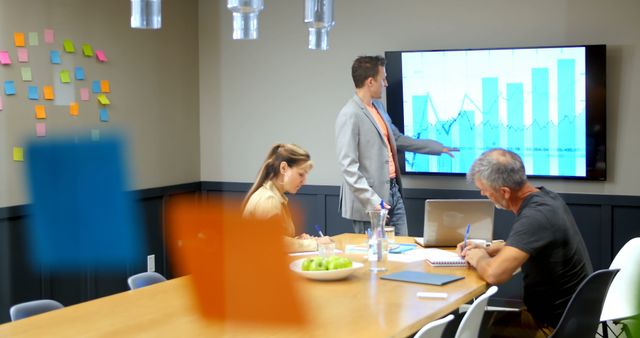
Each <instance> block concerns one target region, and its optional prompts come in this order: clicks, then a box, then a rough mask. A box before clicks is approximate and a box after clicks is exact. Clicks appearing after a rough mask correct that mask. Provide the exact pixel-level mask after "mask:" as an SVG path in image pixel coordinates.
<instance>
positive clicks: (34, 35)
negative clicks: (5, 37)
mask: <svg viewBox="0 0 640 338" xmlns="http://www.w3.org/2000/svg"><path fill="white" fill-rule="evenodd" d="M39 44H40V40H39V39H38V32H29V46H37V45H39Z"/></svg>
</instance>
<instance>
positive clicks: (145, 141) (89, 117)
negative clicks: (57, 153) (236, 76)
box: [0, 0, 200, 207]
mask: <svg viewBox="0 0 640 338" xmlns="http://www.w3.org/2000/svg"><path fill="white" fill-rule="evenodd" d="M197 13H198V4H197V1H196V0H164V1H163V27H162V29H161V30H159V31H145V30H133V29H131V28H129V19H130V15H131V13H130V2H129V1H128V0H117V1H115V0H108V1H102V0H0V50H9V51H10V53H11V56H12V59H13V62H14V63H13V64H12V65H11V66H2V67H0V79H1V80H2V81H0V82H1V83H2V85H4V80H11V79H13V80H15V83H16V87H17V90H18V94H17V95H16V96H14V97H7V96H5V95H4V88H2V90H3V92H2V94H1V95H2V99H3V101H4V110H2V111H0V207H3V206H11V205H19V204H24V203H28V196H27V194H26V192H25V189H24V186H25V182H24V180H23V170H24V168H25V163H24V162H14V161H13V160H12V149H13V146H16V145H17V146H20V145H23V144H24V141H25V139H26V138H27V137H33V136H35V123H36V121H35V119H34V102H32V101H29V100H27V99H26V93H27V92H26V88H27V87H26V86H27V84H29V83H26V82H23V81H22V80H21V77H20V67H21V66H24V65H29V66H31V67H32V71H33V77H34V81H33V82H32V83H31V84H34V85H38V86H40V88H41V86H42V85H43V84H46V83H47V82H48V83H52V81H57V75H58V74H57V72H56V71H54V70H53V67H52V66H51V64H50V62H49V58H48V54H49V50H50V49H57V50H62V40H63V39H64V38H70V39H72V40H73V41H74V42H75V45H76V49H79V48H80V47H81V44H82V43H91V44H92V45H93V46H94V48H101V49H104V50H105V52H106V55H107V57H108V59H109V62H108V63H107V64H105V65H101V64H98V63H97V62H96V61H95V59H89V58H84V57H82V56H81V55H79V53H80V51H76V54H75V55H74V56H73V57H71V56H67V55H64V54H65V53H64V52H62V54H63V55H62V57H63V66H64V67H70V68H68V69H73V68H72V67H71V66H72V63H73V62H75V63H76V65H82V66H84V67H85V71H86V73H87V78H88V79H107V80H110V82H111V91H112V92H111V94H109V95H108V97H109V99H110V100H111V103H112V104H111V106H110V109H109V110H110V118H111V120H110V122H108V123H101V122H99V120H98V104H97V103H96V101H95V96H94V95H93V94H92V95H91V101H90V102H87V103H84V102H80V115H79V116H78V117H76V118H72V117H70V116H69V114H68V111H69V108H68V106H56V105H53V104H51V103H49V102H47V103H44V101H42V100H40V101H39V102H38V104H45V105H46V106H47V113H48V118H47V120H46V123H47V132H48V135H49V136H48V137H51V136H56V135H62V134H65V133H68V132H69V131H74V132H77V133H86V134H85V135H89V133H90V130H91V129H94V128H99V129H100V130H102V132H106V131H108V130H112V129H116V128H117V129H121V130H124V131H125V132H126V133H127V135H128V140H129V142H130V143H129V145H130V146H129V157H130V159H131V161H130V166H131V168H130V169H131V170H130V172H131V173H132V175H133V178H132V181H133V184H134V186H133V187H132V188H134V189H140V188H150V187H158V186H166V185H171V184H179V183H186V182H194V181H199V179H200V177H199V175H200V169H199V166H200V143H199V137H198V123H199V109H198V107H199V102H198V26H197ZM44 28H52V29H54V30H55V36H56V42H55V44H54V45H46V44H45V43H44V37H43V29H44ZM34 31H35V32H38V33H39V38H40V39H39V40H40V45H39V46H37V47H29V52H30V62H29V63H28V64H19V63H17V59H16V48H15V47H14V45H13V32H25V33H26V32H34ZM73 60H75V61H73ZM72 61H73V62H72ZM87 85H88V86H89V87H90V85H91V84H90V83H84V84H83V83H81V82H79V81H77V82H76V81H74V83H73V85H67V86H75V90H76V91H77V89H78V88H79V87H80V86H87ZM76 95H77V94H76ZM76 99H79V98H78V97H77V96H76ZM43 170H46V168H43Z"/></svg>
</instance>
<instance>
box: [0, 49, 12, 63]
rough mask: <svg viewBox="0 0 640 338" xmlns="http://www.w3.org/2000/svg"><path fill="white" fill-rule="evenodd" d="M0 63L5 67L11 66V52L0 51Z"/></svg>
mask: <svg viewBox="0 0 640 338" xmlns="http://www.w3.org/2000/svg"><path fill="white" fill-rule="evenodd" d="M0 63H1V64H3V65H10V64H11V57H10V56H9V52H7V51H6V50H0Z"/></svg>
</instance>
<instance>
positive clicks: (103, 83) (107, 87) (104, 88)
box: [100, 80, 111, 93]
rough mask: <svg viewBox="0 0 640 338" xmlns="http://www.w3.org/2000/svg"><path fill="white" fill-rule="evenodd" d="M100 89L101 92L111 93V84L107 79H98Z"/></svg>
mask: <svg viewBox="0 0 640 338" xmlns="http://www.w3.org/2000/svg"><path fill="white" fill-rule="evenodd" d="M100 91H101V92H103V93H111V84H110V83H109V80H100Z"/></svg>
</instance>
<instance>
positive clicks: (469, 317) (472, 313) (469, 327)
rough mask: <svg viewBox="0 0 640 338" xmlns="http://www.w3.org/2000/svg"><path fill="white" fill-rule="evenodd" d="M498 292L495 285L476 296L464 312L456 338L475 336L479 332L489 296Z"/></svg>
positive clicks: (472, 337) (471, 337)
mask: <svg viewBox="0 0 640 338" xmlns="http://www.w3.org/2000/svg"><path fill="white" fill-rule="evenodd" d="M496 292H498V287H497V286H495V285H494V286H492V287H490V288H489V290H487V292H485V293H484V294H483V295H482V296H480V297H478V298H477V299H476V300H475V301H474V302H473V304H471V307H469V310H467V313H465V315H464V317H463V318H462V321H461V322H460V326H458V331H457V332H456V338H477V337H478V334H479V332H480V324H482V317H483V316H484V311H485V308H486V306H487V302H488V301H489V297H491V296H493V295H494V294H495V293H496Z"/></svg>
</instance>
